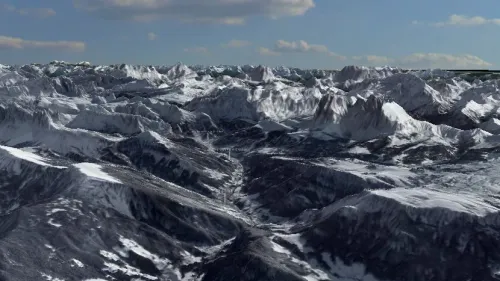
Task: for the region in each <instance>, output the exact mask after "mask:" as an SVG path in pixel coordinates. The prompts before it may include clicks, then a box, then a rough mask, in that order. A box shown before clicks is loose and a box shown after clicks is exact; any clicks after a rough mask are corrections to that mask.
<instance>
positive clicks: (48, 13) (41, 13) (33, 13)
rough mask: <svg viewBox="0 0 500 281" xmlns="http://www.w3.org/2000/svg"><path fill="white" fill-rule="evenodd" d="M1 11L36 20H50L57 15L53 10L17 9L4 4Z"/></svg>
mask: <svg viewBox="0 0 500 281" xmlns="http://www.w3.org/2000/svg"><path fill="white" fill-rule="evenodd" d="M1 10H3V11H7V12H11V13H17V14H19V15H22V16H30V17H36V18H48V17H52V16H55V15H56V11H54V9H52V8H17V7H16V6H13V5H8V4H4V5H2V7H1Z"/></svg>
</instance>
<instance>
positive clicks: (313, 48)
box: [259, 40, 345, 60]
mask: <svg viewBox="0 0 500 281" xmlns="http://www.w3.org/2000/svg"><path fill="white" fill-rule="evenodd" d="M259 53H261V54H263V55H270V54H273V55H276V54H282V53H318V54H324V55H327V56H331V57H335V58H338V59H342V60H343V59H345V57H344V56H341V55H338V54H336V53H334V52H332V51H330V50H329V49H328V47H327V46H325V45H318V44H309V43H307V42H306V41H304V40H299V41H285V40H278V41H276V43H275V44H274V47H273V48H272V49H269V48H260V50H259Z"/></svg>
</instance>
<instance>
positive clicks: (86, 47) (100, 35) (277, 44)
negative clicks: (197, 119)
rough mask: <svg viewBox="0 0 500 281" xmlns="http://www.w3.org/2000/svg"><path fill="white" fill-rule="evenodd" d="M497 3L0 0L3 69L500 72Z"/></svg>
mask: <svg viewBox="0 0 500 281" xmlns="http://www.w3.org/2000/svg"><path fill="white" fill-rule="evenodd" d="M499 34H500V1H498V0H479V1H476V2H474V1H470V0H468V1H465V0H439V1H436V0H418V1H416V0H376V1H375V0H344V1H341V0H51V1H40V0H15V1H14V0H11V1H10V2H5V1H4V2H2V0H0V63H1V64H27V63H47V62H50V61H52V60H64V61H67V62H80V61H88V62H90V63H92V64H121V63H127V64H143V65H172V64H175V63H177V62H182V63H184V64H188V65H220V64H252V65H259V64H262V65H268V66H290V67H300V68H320V69H339V68H342V67H343V66H345V65H366V66H384V65H390V66H397V67H404V68H459V69H464V68H472V69H497V68H499V67H500V52H499V51H498V46H500V36H498V35H499Z"/></svg>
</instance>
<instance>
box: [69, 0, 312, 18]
mask: <svg viewBox="0 0 500 281" xmlns="http://www.w3.org/2000/svg"><path fill="white" fill-rule="evenodd" d="M73 2H74V4H75V7H77V8H80V9H84V10H86V11H88V12H90V13H93V14H95V15H98V16H100V17H104V18H109V19H124V20H137V21H151V20H158V19H162V18H174V19H179V20H182V21H187V22H192V21H197V22H198V21H201V22H213V23H221V24H242V23H244V22H245V20H246V19H247V18H249V17H253V16H268V17H270V18H279V17H285V16H300V15H303V14H304V13H306V12H307V11H308V10H309V9H311V8H313V7H314V6H315V4H314V0H210V1H209V0H168V1H167V0H73Z"/></svg>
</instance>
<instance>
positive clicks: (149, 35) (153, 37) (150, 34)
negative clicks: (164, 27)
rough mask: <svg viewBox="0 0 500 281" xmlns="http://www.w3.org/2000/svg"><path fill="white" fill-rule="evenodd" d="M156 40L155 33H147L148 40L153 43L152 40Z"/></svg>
mask: <svg viewBox="0 0 500 281" xmlns="http://www.w3.org/2000/svg"><path fill="white" fill-rule="evenodd" d="M156 38H158V35H156V33H154V32H150V33H148V39H149V40H151V41H153V40H156Z"/></svg>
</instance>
